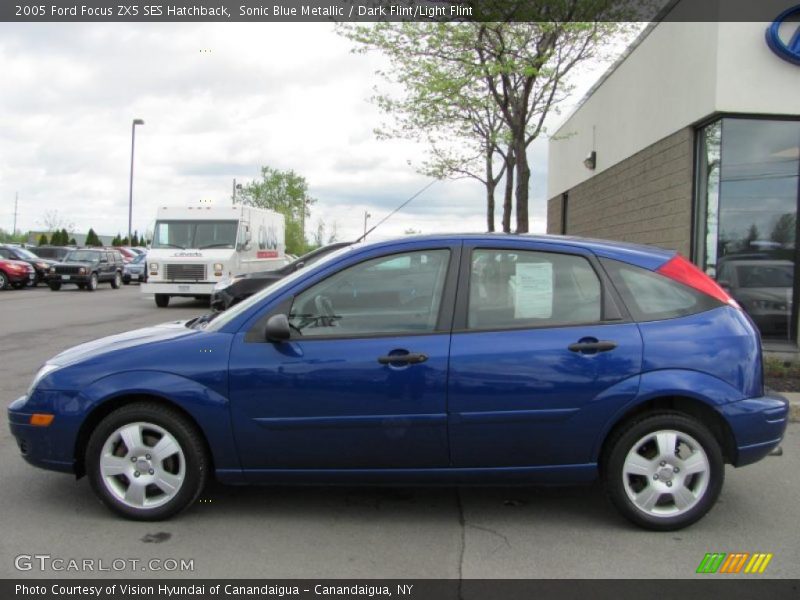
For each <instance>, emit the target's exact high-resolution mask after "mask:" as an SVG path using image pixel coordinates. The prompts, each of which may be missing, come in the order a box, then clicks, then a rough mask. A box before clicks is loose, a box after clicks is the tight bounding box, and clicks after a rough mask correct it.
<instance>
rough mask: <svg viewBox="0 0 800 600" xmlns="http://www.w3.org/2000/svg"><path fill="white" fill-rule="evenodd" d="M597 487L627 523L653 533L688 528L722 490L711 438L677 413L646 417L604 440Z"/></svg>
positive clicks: (719, 466)
mask: <svg viewBox="0 0 800 600" xmlns="http://www.w3.org/2000/svg"><path fill="white" fill-rule="evenodd" d="M602 471H603V482H604V484H605V488H606V492H607V494H608V496H609V498H610V500H611V502H612V503H613V504H614V506H615V507H616V508H617V509H618V510H619V511H620V512H621V513H622V514H623V516H625V517H626V518H627V519H629V520H630V521H632V522H634V523H636V524H637V525H639V526H641V527H645V528H647V529H653V530H657V531H671V530H675V529H681V528H682V527H686V526H687V525H691V524H692V523H694V522H695V521H697V520H699V519H700V518H702V517H703V515H705V514H706V513H707V512H708V511H709V510H710V509H711V507H712V506H714V503H715V502H716V501H717V497H718V496H719V493H720V491H721V489H722V483H723V480H724V478H725V464H724V461H723V457H722V450H721V449H720V445H719V443H718V442H717V440H716V438H715V437H714V436H713V434H712V433H711V432H710V431H709V430H708V428H707V427H706V426H705V425H703V424H702V423H701V422H700V421H698V420H696V419H694V418H692V417H689V416H688V415H685V414H683V413H678V412H672V411H664V412H658V413H650V414H648V415H645V416H643V417H641V418H639V419H636V420H634V421H632V422H630V423H629V424H628V425H627V426H625V427H623V428H622V429H621V430H619V431H618V432H617V433H616V434H615V435H614V437H613V439H611V440H609V445H608V451H607V453H606V455H605V457H604V460H603V464H602Z"/></svg>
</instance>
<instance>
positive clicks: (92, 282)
mask: <svg viewBox="0 0 800 600" xmlns="http://www.w3.org/2000/svg"><path fill="white" fill-rule="evenodd" d="M97 282H98V279H97V273H92V274H91V276H90V277H89V281H88V283H87V284H86V289H87V290H89V291H90V292H93V291H95V290H96V289H97Z"/></svg>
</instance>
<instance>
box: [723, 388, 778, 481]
mask: <svg viewBox="0 0 800 600" xmlns="http://www.w3.org/2000/svg"><path fill="white" fill-rule="evenodd" d="M719 410H720V412H721V413H722V415H723V417H724V418H725V420H726V421H727V422H728V424H729V425H730V427H731V431H732V433H733V437H734V440H735V442H736V448H735V456H733V457H732V460H733V465H734V466H736V467H742V466H744V465H749V464H751V463H754V462H756V461H759V460H761V459H762V458H764V457H765V456H766V455H767V454H769V453H770V452H772V450H774V449H775V448H776V447H777V446H778V445H780V443H781V440H783V435H784V433H785V432H786V426H787V425H788V423H789V401H788V400H787V399H786V398H784V397H783V396H781V395H780V394H776V393H769V394H767V395H765V396H760V397H758V398H748V399H746V400H740V401H738V402H732V403H730V404H726V405H723V406H721V407H719Z"/></svg>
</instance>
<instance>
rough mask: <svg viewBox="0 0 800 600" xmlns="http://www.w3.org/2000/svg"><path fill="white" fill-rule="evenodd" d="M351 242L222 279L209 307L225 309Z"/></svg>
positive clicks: (337, 244) (324, 247)
mask: <svg viewBox="0 0 800 600" xmlns="http://www.w3.org/2000/svg"><path fill="white" fill-rule="evenodd" d="M351 243H352V242H337V243H334V244H328V245H327V246H322V247H321V248H317V249H316V250H312V251H311V252H309V253H307V254H304V255H303V256H301V257H300V258H295V259H294V260H293V261H292V262H290V263H289V264H287V265H285V266H283V267H281V268H280V269H275V270H272V271H256V272H255V273H242V274H239V275H235V276H234V277H232V278H230V279H224V280H223V281H220V282H219V283H218V284H217V285H215V286H214V292H213V293H212V294H211V308H213V309H214V310H227V309H228V308H230V307H231V306H233V305H234V304H238V303H239V302H241V301H242V300H244V299H245V298H249V297H250V296H252V295H253V294H255V293H256V292H258V291H260V290H262V289H264V288H265V287H267V286H268V285H270V284H271V283H275V282H276V281H278V280H279V279H283V278H284V277H286V276H287V275H289V274H291V273H294V272H295V271H297V270H298V269H302V268H303V267H309V266H311V265H312V264H314V263H315V262H317V261H318V260H319V259H321V258H322V257H324V256H327V255H328V254H330V253H331V252H333V251H334V250H338V249H339V248H344V247H345V246H349V245H350V244H351ZM287 256H288V255H287Z"/></svg>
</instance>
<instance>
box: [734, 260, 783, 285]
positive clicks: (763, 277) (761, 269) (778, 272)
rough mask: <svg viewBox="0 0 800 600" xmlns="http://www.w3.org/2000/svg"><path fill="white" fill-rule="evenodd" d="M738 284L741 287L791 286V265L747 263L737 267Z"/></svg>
mask: <svg viewBox="0 0 800 600" xmlns="http://www.w3.org/2000/svg"><path fill="white" fill-rule="evenodd" d="M737 271H738V275H739V285H740V287H743V288H771V287H786V288H788V287H792V282H793V281H794V274H793V271H794V266H793V265H776V266H766V265H764V266H762V265H758V266H755V265H748V266H742V267H738V268H737Z"/></svg>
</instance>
